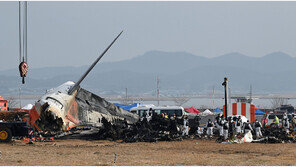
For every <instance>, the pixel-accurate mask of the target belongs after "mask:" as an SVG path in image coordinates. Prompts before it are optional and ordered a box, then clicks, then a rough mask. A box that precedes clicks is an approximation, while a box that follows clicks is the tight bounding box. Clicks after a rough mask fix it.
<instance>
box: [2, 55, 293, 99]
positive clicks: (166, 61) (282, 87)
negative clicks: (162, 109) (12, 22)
mask: <svg viewBox="0 0 296 167" xmlns="http://www.w3.org/2000/svg"><path fill="white" fill-rule="evenodd" d="M90 63H91V62H90ZM87 68H88V66H81V67H44V68H36V69H29V72H28V78H27V79H26V80H27V84H26V85H25V86H24V87H23V90H27V92H26V91H24V93H43V92H44V91H45V90H46V89H49V88H52V87H56V86H58V85H59V84H62V83H63V82H66V81H68V80H72V81H76V80H77V79H78V78H79V77H80V76H81V75H82V74H83V73H84V71H85V70H86V69H87ZM295 72H296V58H294V57H291V56H289V55H288V54H286V53H283V52H274V53H271V54H268V55H265V56H263V57H249V56H246V55H244V54H241V53H238V52H233V53H228V54H225V55H222V56H218V57H214V58H206V57H202V56H196V55H193V54H190V53H187V52H163V51H149V52H146V53H144V54H143V55H140V56H137V57H135V58H132V59H127V60H123V61H117V62H103V63H99V64H98V65H97V66H96V67H95V68H94V69H93V71H92V72H91V73H90V74H89V76H88V77H87V78H86V79H85V81H84V82H83V83H82V85H81V86H82V87H84V88H86V89H90V90H93V91H95V92H94V93H102V92H106V91H107V92H119V93H120V92H124V90H125V88H126V87H127V88H128V89H129V92H130V93H154V92H155V87H156V76H159V78H160V87H161V90H162V92H163V93H165V92H173V93H174V92H175V93H192V92H195V93H207V92H211V90H212V88H213V87H215V88H216V90H217V91H219V90H220V91H222V89H223V87H222V86H221V83H222V81H223V78H224V77H225V76H227V77H229V83H230V87H231V90H232V92H234V93H235V92H237V93H244V92H245V93H247V92H248V89H249V87H250V84H252V86H253V90H254V91H255V92H258V93H276V92H279V93H280V92H296V86H295V85H296V78H295V77H293V74H296V73H295ZM0 76H1V78H2V80H0V84H1V88H0V94H17V93H15V92H16V91H17V90H18V87H19V83H20V77H19V76H18V70H17V69H11V70H5V71H0Z"/></svg>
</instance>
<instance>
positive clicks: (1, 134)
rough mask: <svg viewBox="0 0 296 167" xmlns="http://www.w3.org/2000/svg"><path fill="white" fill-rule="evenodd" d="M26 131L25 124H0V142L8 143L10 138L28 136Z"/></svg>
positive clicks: (16, 122) (20, 122)
mask: <svg viewBox="0 0 296 167" xmlns="http://www.w3.org/2000/svg"><path fill="white" fill-rule="evenodd" d="M28 129H29V127H28V126H27V123H26V122H23V121H15V122H0V142H10V141H11V139H12V137H25V136H28Z"/></svg>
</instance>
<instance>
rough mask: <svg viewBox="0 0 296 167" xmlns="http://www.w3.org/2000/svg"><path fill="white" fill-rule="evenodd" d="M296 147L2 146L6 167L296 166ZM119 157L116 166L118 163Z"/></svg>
mask: <svg viewBox="0 0 296 167" xmlns="http://www.w3.org/2000/svg"><path fill="white" fill-rule="evenodd" d="M295 150H296V144H293V143H286V144H259V143H244V144H228V143H227V144H221V143H216V142H215V141H205V140H193V139H192V140H191V139H188V140H183V141H176V142H158V143H120V142H110V141H85V140H55V141H53V142H37V143H35V144H34V145H27V144H26V142H24V141H13V142H12V143H9V144H0V151H1V155H0V156H1V158H0V161H1V162H2V163H1V164H2V165H13V166H20V165H45V166H47V165H90V166H92V165H97V166H102V165H126V166H130V165H137V166H140V165H141V166H142V165H143V166H146V165H153V166H156V165H162V166H164V165H169V166H174V165H178V166H184V165H198V166H200V165H211V166H215V165H234V166H245V165H255V166H258V165H273V166H280V165H287V166H288V165H296V151H295ZM115 155H116V163H114V160H115Z"/></svg>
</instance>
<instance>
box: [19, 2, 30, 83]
mask: <svg viewBox="0 0 296 167" xmlns="http://www.w3.org/2000/svg"><path fill="white" fill-rule="evenodd" d="M23 10H24V11H23V15H24V16H23V17H22V2H21V1H19V54H20V55H19V62H20V64H19V72H20V76H21V77H22V83H23V84H25V77H26V76H27V72H28V64H27V61H28V58H27V53H28V51H27V1H25V2H24V8H23ZM22 21H23V24H22Z"/></svg>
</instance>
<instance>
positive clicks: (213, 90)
mask: <svg viewBox="0 0 296 167" xmlns="http://www.w3.org/2000/svg"><path fill="white" fill-rule="evenodd" d="M214 109H215V86H213V110H214Z"/></svg>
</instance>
